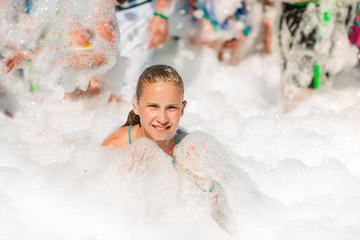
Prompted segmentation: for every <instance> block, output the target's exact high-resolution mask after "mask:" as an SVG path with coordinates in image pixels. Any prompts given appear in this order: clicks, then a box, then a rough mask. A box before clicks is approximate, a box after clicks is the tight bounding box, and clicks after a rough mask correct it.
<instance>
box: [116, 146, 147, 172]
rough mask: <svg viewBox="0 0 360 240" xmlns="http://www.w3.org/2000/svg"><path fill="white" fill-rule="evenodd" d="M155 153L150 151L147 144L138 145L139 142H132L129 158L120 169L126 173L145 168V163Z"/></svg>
mask: <svg viewBox="0 0 360 240" xmlns="http://www.w3.org/2000/svg"><path fill="white" fill-rule="evenodd" d="M153 155H154V152H153V151H150V152H149V149H148V146H147V144H144V145H142V146H138V143H137V142H135V143H133V144H132V147H131V150H130V154H129V156H128V159H127V161H126V162H125V164H124V165H123V166H122V167H121V169H120V171H121V172H123V173H124V174H126V173H130V172H134V171H137V170H140V169H143V168H144V165H145V164H146V163H147V162H149V161H150V160H151V159H152V157H153Z"/></svg>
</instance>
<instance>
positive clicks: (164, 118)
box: [157, 111, 169, 125]
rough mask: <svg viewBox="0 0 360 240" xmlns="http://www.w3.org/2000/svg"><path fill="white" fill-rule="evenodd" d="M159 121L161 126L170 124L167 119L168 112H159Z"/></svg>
mask: <svg viewBox="0 0 360 240" xmlns="http://www.w3.org/2000/svg"><path fill="white" fill-rule="evenodd" d="M157 120H158V122H159V123H160V124H163V125H165V124H167V123H168V122H169V119H168V117H167V114H166V111H159V114H158V118H157Z"/></svg>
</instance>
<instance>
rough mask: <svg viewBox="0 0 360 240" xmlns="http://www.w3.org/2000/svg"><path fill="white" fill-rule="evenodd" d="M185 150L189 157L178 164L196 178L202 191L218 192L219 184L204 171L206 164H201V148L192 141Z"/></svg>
mask: <svg viewBox="0 0 360 240" xmlns="http://www.w3.org/2000/svg"><path fill="white" fill-rule="evenodd" d="M203 147H204V146H200V148H203ZM200 150H201V149H200ZM185 152H186V156H187V157H188V159H187V160H186V161H185V162H184V161H181V160H178V161H177V163H178V165H179V166H180V167H181V168H182V169H183V170H185V171H186V173H188V174H189V175H190V176H191V177H192V178H193V179H194V181H195V183H196V185H197V186H198V187H199V189H200V190H201V191H203V192H217V190H218V189H219V185H218V184H217V183H216V182H215V181H214V180H213V179H212V177H211V176H210V174H209V173H208V172H207V171H204V167H205V168H206V166H203V165H201V161H200V157H201V156H200V153H199V150H198V149H197V148H196V147H195V145H194V144H193V143H190V146H189V147H188V148H185Z"/></svg>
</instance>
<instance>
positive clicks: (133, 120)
mask: <svg viewBox="0 0 360 240" xmlns="http://www.w3.org/2000/svg"><path fill="white" fill-rule="evenodd" d="M158 82H169V83H172V84H174V85H176V86H178V87H180V89H181V91H182V97H184V82H183V80H182V78H181V77H180V75H179V73H178V72H177V71H176V70H175V69H174V68H172V67H170V66H168V65H162V64H158V65H152V66H150V67H148V68H146V69H145V70H144V71H143V72H142V73H141V75H140V77H139V80H138V82H137V85H136V94H135V97H136V102H137V103H139V100H140V98H141V96H142V94H143V89H144V87H146V86H147V85H149V84H152V83H158ZM130 124H131V125H136V124H141V123H140V117H139V115H136V114H135V113H134V111H133V110H131V111H130V113H129V115H128V118H127V120H126V123H125V124H124V125H123V127H124V126H129V125H130ZM140 126H141V125H140Z"/></svg>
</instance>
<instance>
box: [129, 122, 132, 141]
mask: <svg viewBox="0 0 360 240" xmlns="http://www.w3.org/2000/svg"><path fill="white" fill-rule="evenodd" d="M131 127H132V124H130V126H129V130H128V135H129V144H131V135H130V129H131Z"/></svg>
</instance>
